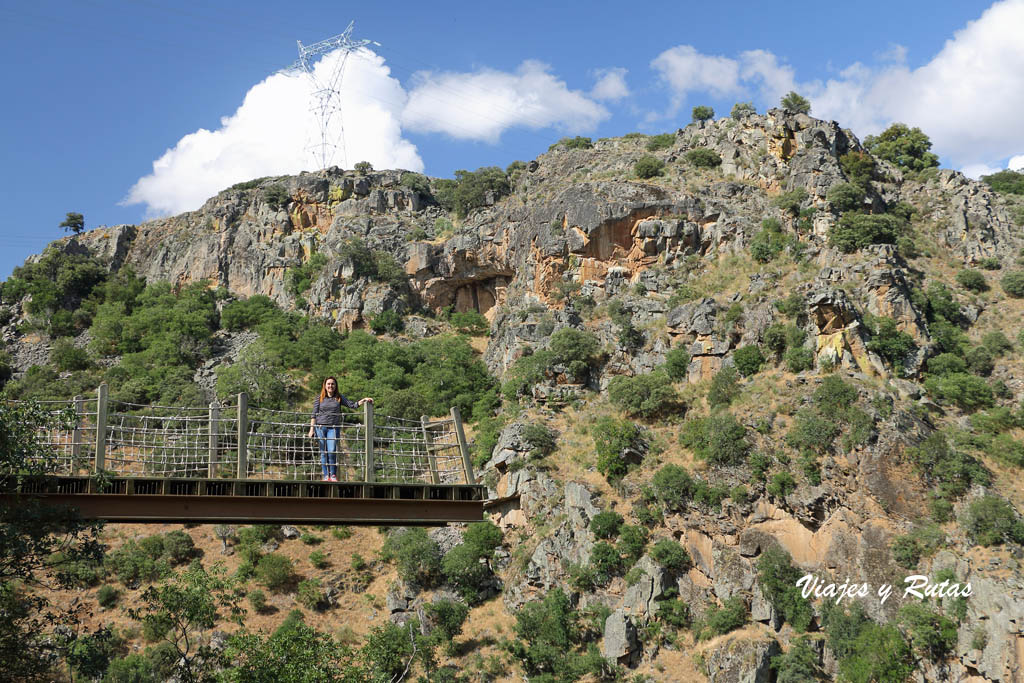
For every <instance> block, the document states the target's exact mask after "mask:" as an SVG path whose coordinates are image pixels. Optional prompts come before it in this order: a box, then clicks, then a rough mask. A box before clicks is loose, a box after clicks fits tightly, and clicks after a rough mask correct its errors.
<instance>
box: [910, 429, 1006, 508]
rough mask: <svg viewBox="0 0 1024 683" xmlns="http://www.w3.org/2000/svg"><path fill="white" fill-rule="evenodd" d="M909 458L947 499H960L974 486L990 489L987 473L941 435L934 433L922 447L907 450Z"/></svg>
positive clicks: (970, 457) (974, 460) (919, 471)
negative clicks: (987, 486)
mask: <svg viewBox="0 0 1024 683" xmlns="http://www.w3.org/2000/svg"><path fill="white" fill-rule="evenodd" d="M907 457H908V459H909V460H910V462H911V463H913V464H914V466H915V467H916V469H917V472H918V474H920V475H921V476H923V477H924V478H925V480H926V481H928V482H929V483H932V484H935V485H937V486H938V487H939V491H940V495H941V496H942V497H944V498H949V497H953V498H957V497H959V496H962V495H963V494H965V493H967V491H968V490H969V489H970V487H971V486H974V485H976V484H980V485H982V486H984V485H987V484H988V483H989V481H990V479H991V477H990V475H989V473H988V470H986V469H985V467H984V466H983V465H982V464H981V463H980V462H979V461H978V460H977V459H976V458H974V457H972V456H970V455H968V454H966V453H963V452H961V451H957V450H956V449H954V448H952V447H951V446H950V445H949V441H948V440H947V439H946V437H945V435H943V434H942V433H941V432H933V433H931V434H929V435H928V437H927V438H925V440H924V441H922V442H921V444H920V445H919V446H915V447H912V448H908V449H907Z"/></svg>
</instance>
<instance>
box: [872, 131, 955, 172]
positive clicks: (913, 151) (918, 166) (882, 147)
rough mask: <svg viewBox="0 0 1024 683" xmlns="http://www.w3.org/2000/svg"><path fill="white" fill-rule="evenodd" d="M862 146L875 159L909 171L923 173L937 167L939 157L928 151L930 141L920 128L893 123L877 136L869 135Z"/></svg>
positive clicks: (930, 144) (930, 145)
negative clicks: (883, 160) (927, 169)
mask: <svg viewBox="0 0 1024 683" xmlns="http://www.w3.org/2000/svg"><path fill="white" fill-rule="evenodd" d="M864 146H865V147H866V148H867V149H868V151H869V152H871V153H872V154H874V155H875V156H876V157H879V158H881V159H885V160H887V161H891V162H892V163H894V164H896V165H897V166H899V167H900V168H905V169H907V170H909V171H923V170H924V169H926V168H931V167H932V166H938V165H939V157H938V156H936V155H935V154H932V153H931V152H929V151H928V150H929V149H931V147H932V141H931V140H929V139H928V136H927V135H925V134H924V133H923V132H921V129H920V128H916V127H915V128H910V127H909V126H907V125H906V124H904V123H894V124H892V125H891V126H889V127H888V128H886V129H885V130H884V131H882V132H881V133H880V134H878V135H869V136H867V137H866V138H865V139H864Z"/></svg>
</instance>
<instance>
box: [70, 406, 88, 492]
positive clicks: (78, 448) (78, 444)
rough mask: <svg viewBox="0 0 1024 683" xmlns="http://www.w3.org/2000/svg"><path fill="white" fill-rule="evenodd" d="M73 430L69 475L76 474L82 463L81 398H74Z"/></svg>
mask: <svg viewBox="0 0 1024 683" xmlns="http://www.w3.org/2000/svg"><path fill="white" fill-rule="evenodd" d="M74 405H75V428H74V429H73V430H72V431H71V473H72V474H77V473H78V468H79V467H80V466H81V463H82V413H83V412H85V408H84V401H83V399H82V397H81V396H75V400H74Z"/></svg>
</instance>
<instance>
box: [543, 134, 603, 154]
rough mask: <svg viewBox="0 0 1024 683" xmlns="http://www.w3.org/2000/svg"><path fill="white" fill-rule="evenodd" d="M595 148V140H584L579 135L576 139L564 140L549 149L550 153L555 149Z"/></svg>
mask: <svg viewBox="0 0 1024 683" xmlns="http://www.w3.org/2000/svg"><path fill="white" fill-rule="evenodd" d="M593 146H594V142H593V140H591V139H590V138H584V137H580V136H579V135H577V136H576V137H574V138H562V139H561V140H559V141H558V142H556V143H555V144H553V145H551V146H550V147H548V151H549V152H550V151H551V150H553V149H555V148H556V147H564V148H565V149H591V148H593Z"/></svg>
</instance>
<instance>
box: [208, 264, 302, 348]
mask: <svg viewBox="0 0 1024 683" xmlns="http://www.w3.org/2000/svg"><path fill="white" fill-rule="evenodd" d="M307 263H308V262H307ZM307 289H308V287H307ZM280 314H281V309H280V308H278V306H277V304H276V303H274V301H273V299H271V298H270V297H268V296H265V295H263V294H256V295H254V296H251V297H249V298H248V299H240V300H238V301H232V302H231V303H229V304H227V305H226V306H224V308H223V309H222V310H221V312H220V326H221V327H223V328H224V329H226V330H229V331H231V332H237V331H239V330H243V329H248V328H251V327H256V326H257V325H259V324H260V323H263V322H267V321H269V320H270V319H272V318H274V317H277V316H279V315H280Z"/></svg>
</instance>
